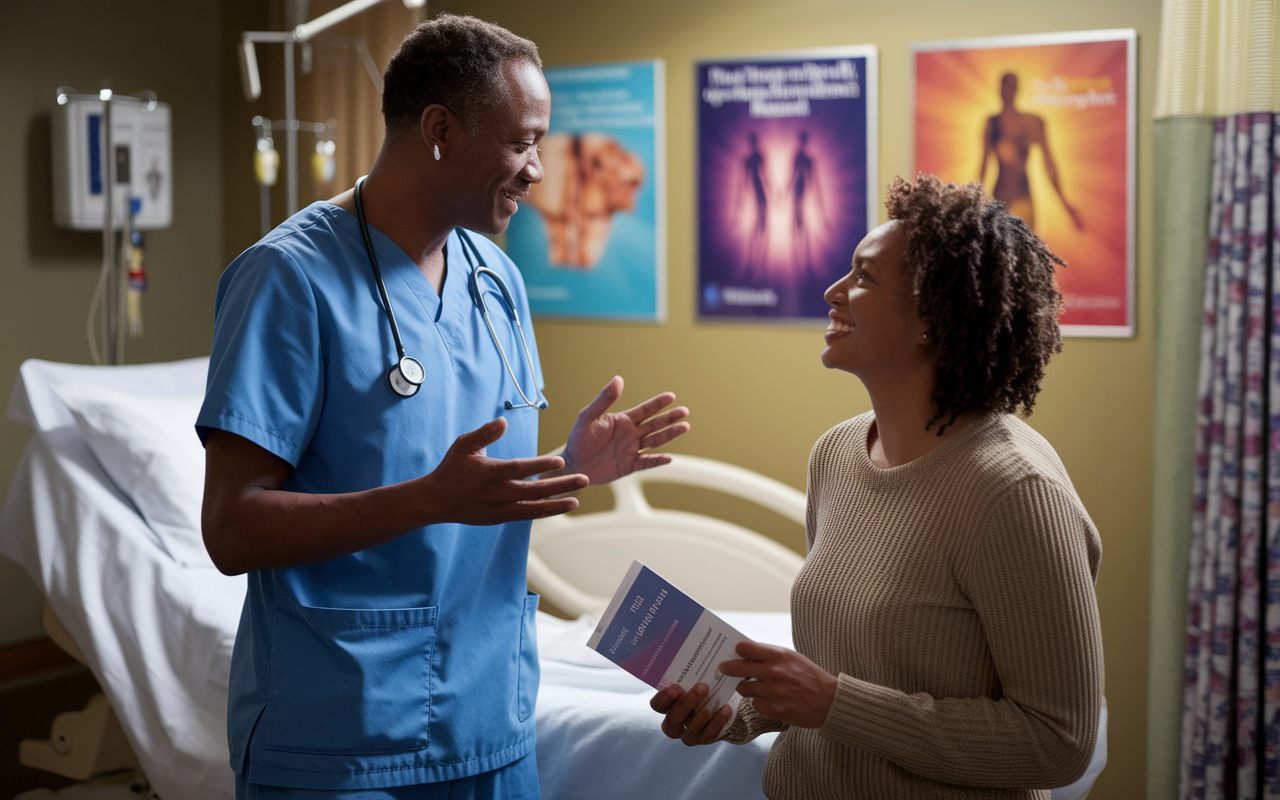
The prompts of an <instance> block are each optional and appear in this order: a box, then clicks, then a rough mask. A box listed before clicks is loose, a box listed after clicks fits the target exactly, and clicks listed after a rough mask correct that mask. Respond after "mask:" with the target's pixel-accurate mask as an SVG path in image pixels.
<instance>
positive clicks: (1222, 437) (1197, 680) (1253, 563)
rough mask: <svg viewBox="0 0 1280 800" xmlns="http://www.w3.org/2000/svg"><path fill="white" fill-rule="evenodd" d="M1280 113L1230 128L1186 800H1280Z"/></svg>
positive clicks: (1195, 566)
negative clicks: (1266, 799) (1202, 799)
mask: <svg viewBox="0 0 1280 800" xmlns="http://www.w3.org/2000/svg"><path fill="white" fill-rule="evenodd" d="M1278 199H1280V115H1274V114H1270V113H1259V114H1240V115H1235V116H1231V117H1225V118H1222V119H1219V120H1217V121H1216V125H1215V131H1214V165H1213V195H1212V206H1211V211H1210V219H1209V252H1208V258H1207V262H1206V265H1205V266H1206V272H1205V294H1204V317H1203V322H1202V328H1201V336H1200V380H1199V408H1198V419H1197V430H1196V475H1195V506H1194V513H1193V522H1192V542H1191V554H1190V556H1191V571H1190V579H1189V587H1188V589H1189V593H1188V609H1187V649H1186V673H1185V686H1184V689H1185V691H1184V705H1183V720H1182V759H1181V764H1182V767H1181V781H1180V786H1181V789H1180V793H1179V794H1180V797H1182V798H1259V797H1265V798H1280V706H1278V702H1280V457H1278V456H1280V325H1276V324H1275V323H1276V322H1277V321H1280V203H1277V200H1278Z"/></svg>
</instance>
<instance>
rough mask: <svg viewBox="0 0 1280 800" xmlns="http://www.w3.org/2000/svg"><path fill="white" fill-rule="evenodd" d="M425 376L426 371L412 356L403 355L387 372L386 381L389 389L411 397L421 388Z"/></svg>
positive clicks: (402, 395)
mask: <svg viewBox="0 0 1280 800" xmlns="http://www.w3.org/2000/svg"><path fill="white" fill-rule="evenodd" d="M426 378H427V371H426V370H424V369H423V368H422V364H421V363H419V362H418V359H416V358H414V357H413V356H404V357H403V358H401V359H400V361H399V362H397V363H396V364H395V365H394V366H392V367H391V369H390V371H388V372H387V383H388V384H390V385H391V391H393V392H395V393H396V394H398V395H400V396H401V397H413V396H414V395H415V394H417V393H418V390H419V389H421V388H422V382H423V381H424V380H426Z"/></svg>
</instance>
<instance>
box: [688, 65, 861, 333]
mask: <svg viewBox="0 0 1280 800" xmlns="http://www.w3.org/2000/svg"><path fill="white" fill-rule="evenodd" d="M697 87H698V168H697V169H698V316H699V318H700V319H703V320H707V319H743V318H746V319H753V320H759V321H770V322H777V321H792V322H795V321H806V322H807V321H810V320H812V321H815V322H816V321H822V322H823V323H825V321H826V318H827V311H828V310H829V307H828V306H827V304H826V302H825V301H824V300H823V299H822V294H823V292H824V291H825V290H826V288H827V287H828V286H830V285H831V284H832V283H834V282H835V281H836V280H838V279H839V278H840V277H841V276H843V275H845V274H846V273H848V271H849V262H850V260H851V259H852V257H853V249H854V248H855V247H856V246H857V245H858V242H860V241H861V240H862V237H864V236H866V234H867V231H868V230H870V229H871V227H873V226H874V224H875V220H876V218H877V209H876V208H875V206H874V203H875V198H876V197H877V194H876V169H875V167H876V158H877V153H876V138H875V132H876V49H875V48H874V47H871V46H857V47H843V48H833V49H826V50H811V51H804V52H800V53H790V54H786V55H779V56H772V57H761V58H755V59H742V60H734V61H717V62H704V63H700V64H698V65H697Z"/></svg>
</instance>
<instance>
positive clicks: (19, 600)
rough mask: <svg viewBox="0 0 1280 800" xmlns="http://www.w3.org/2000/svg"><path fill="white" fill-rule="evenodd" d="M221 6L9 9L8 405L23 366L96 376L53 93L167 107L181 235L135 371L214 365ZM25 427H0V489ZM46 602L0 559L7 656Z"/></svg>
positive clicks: (1, 64) (3, 96) (4, 221)
mask: <svg viewBox="0 0 1280 800" xmlns="http://www.w3.org/2000/svg"><path fill="white" fill-rule="evenodd" d="M220 8H221V4H219V3H172V2H166V0H112V2H110V3H104V2H97V1H96V0H73V1H71V2H57V3H48V2H46V3H39V2H35V3H27V2H23V3H7V4H6V5H5V9H4V13H3V24H0V76H3V80H0V108H4V110H5V113H4V115H3V118H0V175H3V176H4V179H5V185H6V186H7V189H6V191H4V192H2V193H0V242H3V243H4V244H3V246H0V401H3V402H6V403H7V400H8V397H9V387H10V386H11V385H12V380H13V379H14V377H15V376H16V375H17V371H18V365H19V364H21V363H22V361H23V360H24V359H27V358H45V359H52V360H56V361H70V362H81V363H88V362H89V360H90V358H89V348H88V344H87V340H86V335H85V317H86V314H87V312H88V309H89V300H90V297H91V296H92V294H93V289H94V285H95V284H96V282H97V280H98V270H99V267H100V265H101V262H102V234H101V233H92V232H73V231H64V230H59V229H56V228H54V227H53V202H52V179H51V162H50V152H51V147H50V141H49V136H50V134H49V125H50V113H51V111H52V110H53V108H54V105H55V103H54V92H55V90H56V89H57V88H58V86H59V85H63V84H65V85H68V86H72V87H75V88H76V89H79V90H80V91H82V92H96V91H97V90H98V89H100V88H102V86H103V81H104V79H109V80H111V81H112V87H113V88H114V89H115V90H116V91H119V92H123V93H131V92H136V91H140V90H143V89H151V90H153V91H154V92H156V94H157V95H159V97H160V99H161V100H163V101H165V102H167V103H169V104H170V105H171V106H172V107H173V180H174V193H173V225H172V227H170V228H168V229H166V230H160V231H154V232H148V233H147V234H146V258H147V269H148V273H149V275H150V286H149V288H148V290H147V292H146V296H145V300H144V311H143V314H144V321H145V325H146V335H144V336H143V337H141V338H139V339H133V340H130V341H129V342H128V345H127V351H126V358H127V360H128V361H130V362H142V361H165V360H170V359H175V358H186V357H189V356H195V355H200V354H207V353H208V352H209V341H210V337H211V336H212V333H213V292H214V289H215V287H216V285H217V279H218V274H219V272H220V271H221V269H222V267H223V254H222V209H223V202H222V189H221V186H222V157H221V152H220V146H221V145H220V131H219V122H220V119H221V108H220V106H221V103H220V98H219V91H218V90H219V69H220V66H219V55H220V54H219V47H218V32H219V14H220ZM27 436H28V431H27V429H26V428H24V427H22V426H21V425H18V424H17V423H14V422H11V421H8V420H7V419H6V420H4V421H3V422H0V487H8V485H9V481H10V478H11V477H12V475H13V472H14V469H15V467H16V466H17V463H18V459H19V457H20V455H21V453H22V448H23V447H24V445H25V444H26V441H27ZM38 608H39V596H38V594H37V593H36V592H35V588H34V587H33V586H32V585H31V583H30V581H29V579H28V578H27V576H26V574H25V573H24V572H22V570H20V569H19V568H18V567H17V566H16V565H14V564H13V563H12V562H10V561H8V560H7V559H4V558H0V645H3V644H4V643H6V642H9V641H13V640H15V639H22V638H26V637H29V636H35V635H39V633H40V629H39V621H38V618H37V616H36V612H37V610H38Z"/></svg>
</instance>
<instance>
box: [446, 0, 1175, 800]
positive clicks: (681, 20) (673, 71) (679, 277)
mask: <svg viewBox="0 0 1280 800" xmlns="http://www.w3.org/2000/svg"><path fill="white" fill-rule="evenodd" d="M432 8H433V11H437V12H438V11H441V10H445V9H446V8H447V9H448V10H456V11H465V12H469V13H472V14H475V15H476V16H479V17H483V18H486V19H492V20H494V21H496V22H499V23H501V24H504V25H506V26H508V27H510V28H511V29H512V30H514V31H516V32H517V33H520V34H522V35H524V36H528V37H529V38H531V39H533V40H534V41H535V42H537V44H538V46H539V48H540V50H541V52H542V57H543V59H544V61H545V63H546V64H547V65H561V64H578V63H591V62H599V61H612V60H624V59H642V58H655V57H657V58H662V59H665V61H666V65H667V111H668V120H669V121H668V128H667V147H668V202H669V214H668V224H669V236H670V245H669V248H668V263H669V266H668V270H669V272H668V276H669V287H670V289H669V293H668V297H669V304H670V305H669V308H670V318H669V321H668V323H667V324H666V325H663V326H661V327H652V326H642V325H600V324H586V323H570V322H550V321H540V322H539V323H538V342H539V347H540V348H541V352H542V361H543V368H544V370H545V373H546V377H547V386H548V390H549V392H550V397H551V400H552V406H551V408H550V409H548V411H547V412H546V413H545V414H544V417H543V431H544V434H543V444H544V445H545V446H547V447H549V446H552V445H554V444H556V443H557V439H558V438H559V437H562V436H563V435H564V433H563V432H564V431H566V430H567V429H568V426H569V425H570V424H571V422H572V418H573V415H574V414H575V413H576V412H577V409H578V408H579V407H580V406H581V405H582V404H583V403H584V402H586V401H587V400H588V399H589V398H590V397H591V396H593V395H594V393H595V392H596V391H597V390H598V389H599V387H600V386H601V385H602V384H603V383H604V382H605V381H606V380H607V379H608V378H609V377H610V376H611V375H613V374H614V373H619V374H621V375H623V376H624V377H625V378H626V379H627V381H628V390H627V397H628V398H631V399H640V398H643V397H646V396H648V395H649V394H650V393H653V392H656V391H660V390H664V389H671V390H673V391H675V392H676V393H677V394H678V395H679V397H680V400H681V401H682V402H684V403H687V404H688V405H689V406H690V408H691V409H692V411H693V432H692V433H690V434H689V436H687V437H686V438H685V439H683V440H682V441H680V442H679V443H678V445H677V446H675V448H674V449H676V450H678V451H680V452H687V453H693V454H697V455H705V456H710V457H713V458H719V459H724V460H726V461H732V462H734V463H737V464H742V465H744V466H747V467H750V468H752V469H755V470H758V471H760V472H763V473H766V474H768V475H771V476H773V477H776V478H778V479H780V480H783V481H786V482H788V483H790V484H792V485H794V486H797V487H803V486H804V481H805V464H806V459H807V457H808V454H809V449H810V447H811V445H812V444H813V442H814V440H815V439H816V438H817V437H818V436H819V435H820V434H821V433H822V432H823V431H825V430H826V429H827V428H829V427H830V426H831V425H833V424H835V423H837V422H839V421H840V420H843V419H846V418H848V417H850V416H852V415H854V414H857V413H859V412H862V411H865V410H866V409H867V408H869V403H868V401H867V398H866V395H865V393H864V392H863V391H862V388H861V385H860V384H859V383H858V381H857V380H856V379H854V378H852V377H851V376H849V375H846V374H844V373H832V372H828V371H826V370H824V369H823V368H822V366H821V364H820V363H819V361H818V353H819V351H820V349H821V346H822V344H821V334H820V333H819V331H818V330H817V329H803V328H777V327H764V326H745V325H725V324H716V325H706V324H698V323H696V322H695V321H694V314H695V309H694V305H693V298H694V280H695V275H694V263H695V249H694V248H695V241H694V236H695V219H696V218H695V206H694V194H695V186H694V166H695V165H694V150H693V146H694V116H693V109H694V89H693V63H694V61H695V60H698V59H701V58H708V57H717V56H734V55H746V54H753V53H764V52H769V51H775V50H787V49H797V48H806V47H822V46H833V45H842V44H863V43H870V44H875V45H876V46H877V47H879V48H880V76H881V78H880V163H879V169H880V175H881V178H882V180H881V183H887V182H888V181H889V180H890V179H891V178H892V176H894V175H895V174H899V173H906V172H907V171H908V170H909V169H910V166H911V155H910V139H909V136H910V127H909V116H910V97H911V93H910V88H909V86H908V61H907V45H908V43H909V42H911V41H918V40H928V39H945V38H956V37H966V36H990V35H1001V34H1019V33H1040V32H1047V31H1066V30H1086V29H1095V28H1122V27H1123V28H1136V29H1137V31H1138V40H1139V67H1138V75H1139V91H1138V120H1139V122H1138V169H1137V175H1138V187H1139V190H1138V228H1137V237H1138V238H1137V252H1138V292H1137V294H1138V336H1137V338H1135V339H1129V340H1122V341H1103V340H1088V339H1071V340H1068V341H1067V343H1066V348H1065V350H1064V352H1063V353H1062V355H1060V356H1059V357H1058V358H1057V359H1056V360H1055V361H1054V362H1053V364H1052V366H1051V368H1050V371H1049V376H1048V379H1047V381H1046V382H1045V386H1044V392H1043V394H1042V395H1041V400H1040V405H1039V406H1038V407H1037V409H1036V412H1035V414H1034V416H1032V417H1031V419H1030V420H1029V421H1030V422H1031V424H1032V425H1033V426H1034V427H1035V428H1036V429H1038V430H1039V431H1040V432H1041V433H1043V434H1044V435H1045V436H1046V437H1047V438H1048V439H1049V441H1050V442H1052V443H1053V444H1054V446H1055V447H1056V448H1057V449H1058V452H1059V453H1060V454H1061V456H1062V458H1063V460H1064V461H1065V462H1066V465H1067V468H1068V469H1069V470H1070V472H1071V475H1072V478H1073V480H1074V481H1075V483H1076V487H1077V489H1078V490H1079V493H1080V495H1081V497H1082V498H1083V499H1084V502H1085V504H1086V506H1087V507H1088V509H1089V511H1090V513H1091V514H1092V516H1093V518H1094V520H1095V522H1096V523H1097V525H1098V528H1099V530H1100V531H1101V533H1102V538H1103V545H1104V548H1105V552H1104V557H1103V562H1102V574H1101V577H1100V578H1099V581H1098V601H1099V606H1100V609H1101V613H1102V627H1103V637H1104V640H1105V645H1106V663H1107V697H1108V701H1109V708H1110V713H1111V729H1110V737H1109V744H1110V763H1109V765H1108V767H1107V769H1106V771H1105V772H1104V773H1103V775H1102V778H1101V779H1100V780H1099V782H1098V784H1097V786H1096V788H1095V791H1094V793H1093V794H1092V795H1091V798H1097V799H1098V800H1106V799H1107V798H1117V799H1118V798H1133V797H1140V796H1142V795H1143V793H1144V774H1143V770H1144V767H1143V764H1144V758H1145V753H1144V733H1145V725H1144V720H1145V697H1146V663H1147V644H1146V642H1147V563H1148V541H1149V534H1148V529H1149V524H1150V513H1149V501H1148V497H1149V491H1150V489H1149V487H1150V471H1151V457H1150V453H1151V423H1150V409H1151V396H1150V392H1151V388H1150V384H1151V327H1152V326H1151V304H1150V291H1149V287H1150V283H1151V281H1150V278H1151V179H1150V163H1151V157H1150V156H1151V146H1150V142H1151V126H1150V121H1149V120H1150V116H1151V99H1152V97H1153V96H1154V88H1155V66H1156V63H1155V56H1156V48H1157V45H1158V42H1157V37H1158V34H1159V18H1160V3H1159V2H1158V0H1141V1H1137V0H1076V1H1075V2H1071V3H1063V2H1042V1H1040V0H1022V2H1002V1H1001V0H976V1H974V2H965V3H956V2H948V1H947V0H899V1H898V2H879V1H870V0H863V2H849V1H848V0H793V1H792V2H782V3H780V2H766V1H765V0H703V1H702V2H688V0H650V1H649V2H643V3H640V2H634V3H610V2H598V0H593V1H592V2H587V1H586V0H544V1H543V2H537V3H531V2H527V1H526V0H465V2H463V1H461V0H455V2H448V3H433V5H432ZM787 543H788V544H791V545H793V546H796V547H797V548H800V549H802V548H803V542H802V541H801V540H800V539H799V538H798V536H795V535H792V536H791V537H789V538H788V540H787Z"/></svg>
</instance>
